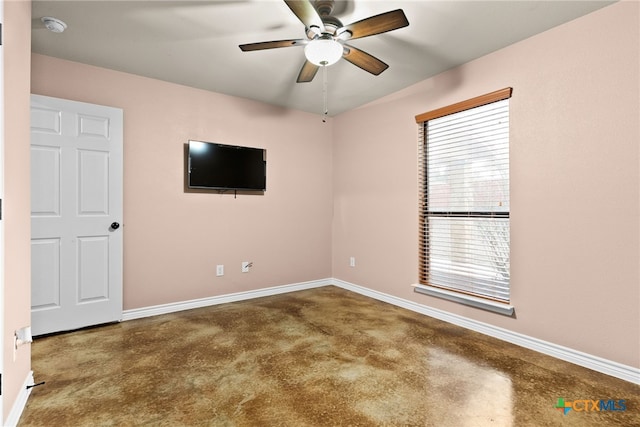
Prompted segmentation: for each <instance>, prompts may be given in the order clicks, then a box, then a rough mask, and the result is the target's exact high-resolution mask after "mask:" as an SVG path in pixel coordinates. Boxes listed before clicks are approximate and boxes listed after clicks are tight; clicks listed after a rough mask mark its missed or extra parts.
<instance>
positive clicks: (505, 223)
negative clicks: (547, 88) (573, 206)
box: [416, 88, 511, 311]
mask: <svg viewBox="0 0 640 427" xmlns="http://www.w3.org/2000/svg"><path fill="white" fill-rule="evenodd" d="M510 96H511V88H507V89H503V90H501V91H497V92H493V93H491V94H488V95H483V96H481V97H478V98H474V99H472V100H469V101H465V102H462V103H459V104H455V105H452V106H450V107H445V108H443V109H439V110H435V111H432V112H429V113H425V114H422V115H420V116H417V117H416V121H417V122H418V123H419V124H420V138H419V140H420V195H419V196H420V229H419V242H420V249H419V250H420V254H419V259H420V285H418V286H419V287H421V288H422V289H425V288H427V289H431V290H432V291H433V290H435V291H436V292H435V293H431V294H435V295H437V296H445V297H446V295H454V298H449V299H455V300H462V301H461V302H465V300H466V301H477V300H478V299H481V300H489V301H494V302H498V303H502V304H508V303H509V300H510V292H509V286H510V268H509V265H510V264H509V260H510V234H509V98H510ZM438 290H444V292H440V293H439V292H437V291H438ZM427 293H428V292H427ZM460 297H462V298H460ZM473 305H477V304H473ZM494 305H495V304H494ZM496 311H497V310H496Z"/></svg>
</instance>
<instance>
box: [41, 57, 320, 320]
mask: <svg viewBox="0 0 640 427" xmlns="http://www.w3.org/2000/svg"><path fill="white" fill-rule="evenodd" d="M32 61H33V66H32V80H31V82H32V93H36V94H41V95H48V96H54V97H60V98H66V99H72V100H76V101H83V102H90V103H94V104H102V105H109V106H113V107H118V108H122V109H123V110H124V221H123V224H124V308H125V309H132V308H140V307H148V306H152V305H157V304H164V303H172V302H180V301H186V300H190V299H195V298H203V297H208V296H214V295H221V294H228V293H233V292H240V291H248V290H255V289H260V288H265V287H270V286H278V285H286V284H293V283H298V282H303V281H308V280H314V279H322V278H327V277H330V276H331V214H332V210H331V206H332V193H331V191H332V189H331V171H332V167H331V160H332V159H331V139H330V138H331V133H330V131H331V124H330V123H322V121H321V118H320V116H317V115H312V114H307V113H302V112H295V111H288V110H284V109H281V108H277V107H271V106H267V105H265V104H261V103H258V102H254V101H249V100H245V99H240V98H234V97H230V96H226V95H221V94H216V93H211V92H207V91H203V90H197V89H192V88H189V87H185V86H180V85H176V84H170V83H166V82H162V81H158V80H152V79H148V78H142V77H138V76H135V75H131V74H125V73H121V72H116V71H111V70H106V69H102V68H97V67H92V66H87V65H83V64H79V63H74V62H69V61H63V60H59V59H55V58H51V57H47V56H42V55H33V58H32ZM189 139H196V140H202V141H213V142H220V143H225V144H234V145H246V146H252V147H261V148H266V149H267V191H266V192H265V193H264V195H238V197H237V199H236V198H234V196H233V194H224V195H220V194H217V193H215V192H209V193H186V192H185V191H184V187H183V186H184V154H183V153H184V144H186V143H187V141H188V140H189ZM242 261H252V262H253V267H252V268H251V272H250V273H245V274H243V273H241V271H240V266H241V263H242ZM216 264H224V265H225V275H224V276H223V277H216V275H215V272H216Z"/></svg>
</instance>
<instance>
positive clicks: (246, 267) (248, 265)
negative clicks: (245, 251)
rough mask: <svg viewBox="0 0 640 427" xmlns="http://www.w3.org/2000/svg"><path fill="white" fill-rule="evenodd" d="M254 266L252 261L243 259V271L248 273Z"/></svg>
mask: <svg viewBox="0 0 640 427" xmlns="http://www.w3.org/2000/svg"><path fill="white" fill-rule="evenodd" d="M252 266H253V263H252V262H249V261H242V272H243V273H248V272H249V269H250V268H251V267H252Z"/></svg>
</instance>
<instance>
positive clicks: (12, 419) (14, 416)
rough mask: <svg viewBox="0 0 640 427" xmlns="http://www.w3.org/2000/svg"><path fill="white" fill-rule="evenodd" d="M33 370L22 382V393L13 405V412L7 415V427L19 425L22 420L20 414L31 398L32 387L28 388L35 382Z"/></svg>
mask: <svg viewBox="0 0 640 427" xmlns="http://www.w3.org/2000/svg"><path fill="white" fill-rule="evenodd" d="M33 383H34V381H33V371H29V373H28V374H27V378H25V380H24V383H23V384H22V388H21V389H20V393H19V394H18V397H17V398H16V401H15V402H13V406H12V407H11V412H9V415H8V416H7V419H6V420H5V422H4V426H6V427H15V426H17V425H18V421H20V416H21V415H22V412H23V411H24V407H25V406H26V405H27V400H28V399H29V395H30V394H31V389H30V388H27V386H28V385H31V384H33Z"/></svg>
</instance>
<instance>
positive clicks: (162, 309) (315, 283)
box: [122, 279, 332, 321]
mask: <svg viewBox="0 0 640 427" xmlns="http://www.w3.org/2000/svg"><path fill="white" fill-rule="evenodd" d="M331 284H332V280H331V279H320V280H312V281H309V282H301V283H294V284H291V285H283V286H275V287H272V288H264V289H257V290H255V291H246V292H237V293H233V294H226V295H219V296H214V297H208V298H200V299H194V300H189V301H181V302H176V303H169V304H162V305H154V306H151V307H143V308H135V309H132V310H124V311H123V312H122V320H123V321H124V320H133V319H141V318H143V317H150V316H157V315H159V314H168V313H175V312H177V311H183V310H191V309H193V308H200V307H209V306H212V305H218V304H226V303H229V302H236V301H243V300H248V299H253V298H260V297H266V296H270V295H278V294H284V293H287V292H294V291H301V290H304V289H312V288H319V287H322V286H328V285H331Z"/></svg>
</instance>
